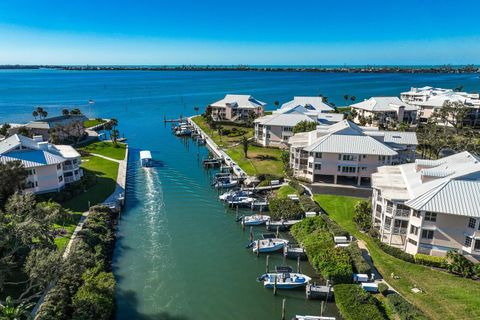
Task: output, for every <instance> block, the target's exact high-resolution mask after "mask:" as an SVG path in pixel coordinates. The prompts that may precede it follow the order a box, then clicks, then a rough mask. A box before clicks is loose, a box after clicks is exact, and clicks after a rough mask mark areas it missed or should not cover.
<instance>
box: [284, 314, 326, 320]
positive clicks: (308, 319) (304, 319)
mask: <svg viewBox="0 0 480 320" xmlns="http://www.w3.org/2000/svg"><path fill="white" fill-rule="evenodd" d="M335 319H336V318H335V317H322V316H299V315H298V314H297V315H296V316H295V318H293V320H335Z"/></svg>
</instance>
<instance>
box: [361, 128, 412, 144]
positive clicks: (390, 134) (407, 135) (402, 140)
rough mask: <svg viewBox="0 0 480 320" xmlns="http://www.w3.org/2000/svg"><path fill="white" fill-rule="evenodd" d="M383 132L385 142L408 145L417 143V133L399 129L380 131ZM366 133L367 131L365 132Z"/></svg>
mask: <svg viewBox="0 0 480 320" xmlns="http://www.w3.org/2000/svg"><path fill="white" fill-rule="evenodd" d="M380 132H383V134H384V137H385V139H384V141H385V142H386V143H398V144H408V145H418V140H417V134H416V133H415V132H401V131H380ZM366 134H368V132H366Z"/></svg>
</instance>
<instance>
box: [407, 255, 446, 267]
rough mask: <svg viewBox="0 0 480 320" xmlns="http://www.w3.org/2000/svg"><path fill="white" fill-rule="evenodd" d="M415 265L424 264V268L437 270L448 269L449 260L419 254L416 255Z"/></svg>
mask: <svg viewBox="0 0 480 320" xmlns="http://www.w3.org/2000/svg"><path fill="white" fill-rule="evenodd" d="M415 263H418V264H423V265H424V266H430V267H436V268H446V267H447V259H445V258H444V257H435V256H430V255H427V254H421V253H417V254H416V255H415Z"/></svg>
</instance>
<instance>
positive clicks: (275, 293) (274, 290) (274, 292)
mask: <svg viewBox="0 0 480 320" xmlns="http://www.w3.org/2000/svg"><path fill="white" fill-rule="evenodd" d="M273 295H274V296H276V295H277V274H275V281H274V282H273Z"/></svg>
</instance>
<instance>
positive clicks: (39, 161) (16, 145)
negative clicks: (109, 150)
mask: <svg viewBox="0 0 480 320" xmlns="http://www.w3.org/2000/svg"><path fill="white" fill-rule="evenodd" d="M11 161H20V162H21V163H22V165H23V167H24V168H25V169H26V170H27V172H28V177H27V181H26V183H25V190H24V191H25V192H31V193H45V192H54V191H59V190H60V189H62V188H63V187H64V186H65V185H66V184H69V183H72V182H75V181H78V180H80V178H81V177H82V176H83V171H82V169H81V168H80V162H81V157H80V154H79V153H78V152H77V151H76V150H75V149H74V148H73V147H71V146H66V145H54V144H51V143H48V142H46V141H43V139H42V136H34V137H33V139H31V138H28V137H25V136H22V135H18V134H14V135H13V136H11V137H9V138H7V139H5V140H3V141H0V163H4V164H5V163H7V162H11Z"/></svg>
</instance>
